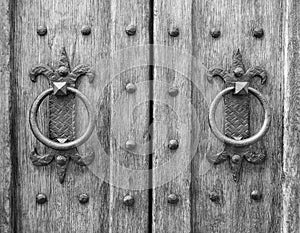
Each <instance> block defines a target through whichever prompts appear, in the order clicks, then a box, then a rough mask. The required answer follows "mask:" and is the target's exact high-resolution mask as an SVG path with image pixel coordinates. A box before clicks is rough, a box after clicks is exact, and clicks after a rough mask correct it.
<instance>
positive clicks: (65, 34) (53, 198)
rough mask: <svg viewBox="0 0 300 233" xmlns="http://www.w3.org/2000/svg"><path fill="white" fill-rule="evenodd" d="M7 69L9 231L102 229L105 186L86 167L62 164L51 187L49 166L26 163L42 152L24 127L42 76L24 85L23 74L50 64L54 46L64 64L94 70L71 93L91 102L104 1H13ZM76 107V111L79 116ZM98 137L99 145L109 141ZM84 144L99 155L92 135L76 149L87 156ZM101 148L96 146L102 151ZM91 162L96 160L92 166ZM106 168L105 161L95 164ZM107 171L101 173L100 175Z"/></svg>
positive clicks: (106, 38) (106, 34)
mask: <svg viewBox="0 0 300 233" xmlns="http://www.w3.org/2000/svg"><path fill="white" fill-rule="evenodd" d="M15 7H16V13H15V21H16V28H15V31H16V35H15V41H14V43H15V59H16V60H15V67H16V76H15V77H16V80H17V83H16V84H17V87H16V88H17V93H16V94H17V99H16V100H17V102H16V104H17V107H18V109H17V112H16V116H17V121H16V122H17V124H16V125H15V131H16V132H17V133H18V135H17V139H18V151H17V152H18V153H17V156H18V164H19V169H18V173H19V176H18V178H19V180H18V184H19V186H18V197H19V200H20V204H19V206H18V212H19V215H18V217H19V219H18V227H17V229H16V232H108V231H109V230H108V227H109V224H108V216H109V187H108V184H106V183H104V181H103V180H101V179H99V178H98V177H97V174H95V175H94V174H93V173H92V172H91V171H90V170H89V169H88V168H84V167H80V166H79V165H77V164H75V163H74V162H73V161H71V162H70V164H69V167H68V171H67V174H66V178H65V182H64V184H62V185H61V184H60V183H59V182H58V177H57V174H56V167H55V164H54V163H52V164H51V165H50V166H46V167H35V166H33V165H32V163H31V161H30V159H29V154H30V152H31V151H32V149H33V147H34V146H37V149H38V151H39V152H40V153H43V152H45V151H46V149H44V146H42V145H41V144H40V143H39V142H38V141H37V140H36V139H35V138H34V137H33V135H32V133H31V130H30V128H29V124H28V111H29V107H30V105H31V103H32V102H33V100H34V98H35V97H36V96H37V95H39V94H40V93H41V92H42V90H45V89H46V88H48V83H47V81H45V79H44V78H42V77H41V78H40V79H38V81H37V83H32V82H31V81H30V79H29V77H28V71H29V69H30V68H31V67H33V66H35V65H37V64H39V63H44V64H49V65H54V64H55V63H56V62H57V61H58V58H59V55H60V54H59V51H60V49H61V47H62V46H65V47H66V51H67V53H68V55H69V58H70V61H71V66H72V67H74V66H75V65H77V64H87V65H90V66H92V67H93V68H94V70H95V73H96V74H97V75H96V78H95V80H94V83H93V84H92V85H91V84H89V83H88V81H87V79H86V78H85V77H83V78H82V82H81V84H80V85H79V89H80V90H81V91H82V92H83V93H84V94H85V95H87V97H88V98H89V100H90V101H91V102H92V103H93V104H95V103H97V101H98V98H99V95H98V93H100V92H101V91H102V88H103V87H102V84H103V83H105V81H106V77H105V76H104V75H101V74H102V72H103V70H102V68H103V67H102V66H101V65H102V64H101V59H102V58H103V57H105V56H107V55H108V52H109V49H108V48H107V46H108V45H109V44H110V41H111V40H110V27H109V24H110V23H109V22H110V17H111V12H110V2H108V1H93V0H91V1H77V0H75V1H35V0H33V1H26V2H20V1H18V2H17V3H16V6H15ZM40 25H45V26H46V27H47V28H48V33H47V35H46V36H44V37H40V36H38V35H37V33H36V29H37V28H38V26H40ZM83 25H90V26H91V29H92V32H91V35H89V36H83V35H82V34H81V28H82V27H83ZM42 107H43V110H42V111H41V113H40V118H41V120H40V122H41V123H42V124H41V125H42V126H43V128H47V123H48V121H47V111H46V110H45V109H46V104H45V105H43V106H42ZM81 109H82V111H81ZM83 109H84V108H83V107H82V105H80V104H79V106H78V111H77V112H78V114H77V128H78V129H79V132H78V134H80V132H82V130H84V129H85V125H86V122H87V117H86V113H85V112H86V110H85V109H84V110H83ZM106 140H107V139H106V138H101V139H100V143H102V144H103V145H106V148H107V147H108V146H107V144H109V142H107V141H106ZM91 145H96V146H94V147H93V149H94V150H95V152H97V151H100V145H99V141H98V139H97V137H94V138H91V140H90V141H89V142H87V143H86V144H85V145H84V146H82V147H80V148H79V150H80V152H81V153H87V152H88V150H89V147H90V146H91ZM106 148H105V147H104V149H106ZM96 162H98V161H97V160H96V161H95V163H96ZM102 166H103V167H109V164H106V165H102ZM106 172H107V171H106ZM39 192H42V193H45V194H46V195H47V197H48V203H46V204H44V205H38V204H36V202H35V196H36V194H37V193H39ZM81 193H87V194H88V195H89V196H90V201H89V203H87V204H85V205H83V204H80V203H79V201H78V195H79V194H81Z"/></svg>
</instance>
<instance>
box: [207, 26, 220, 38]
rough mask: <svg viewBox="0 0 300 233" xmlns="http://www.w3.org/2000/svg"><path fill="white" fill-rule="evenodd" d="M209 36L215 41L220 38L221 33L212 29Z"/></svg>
mask: <svg viewBox="0 0 300 233" xmlns="http://www.w3.org/2000/svg"><path fill="white" fill-rule="evenodd" d="M210 35H211V36H212V37H213V38H215V39H217V38H219V37H220V36H221V31H220V30H219V29H217V28H213V29H211V30H210Z"/></svg>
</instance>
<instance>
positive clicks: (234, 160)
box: [231, 155, 241, 164]
mask: <svg viewBox="0 0 300 233" xmlns="http://www.w3.org/2000/svg"><path fill="white" fill-rule="evenodd" d="M231 161H232V163H235V164H237V163H239V162H240V161H241V156H239V155H233V156H232V158H231Z"/></svg>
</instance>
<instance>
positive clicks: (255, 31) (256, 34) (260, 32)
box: [253, 28, 264, 38]
mask: <svg viewBox="0 0 300 233" xmlns="http://www.w3.org/2000/svg"><path fill="white" fill-rule="evenodd" d="M253 36H254V37H255V38H262V37H263V36H264V29H262V28H254V29H253Z"/></svg>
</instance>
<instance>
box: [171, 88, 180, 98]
mask: <svg viewBox="0 0 300 233" xmlns="http://www.w3.org/2000/svg"><path fill="white" fill-rule="evenodd" d="M168 93H169V95H170V96H172V97H175V96H177V95H178V93H179V90H178V88H177V87H171V88H170V89H169V91H168Z"/></svg>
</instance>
